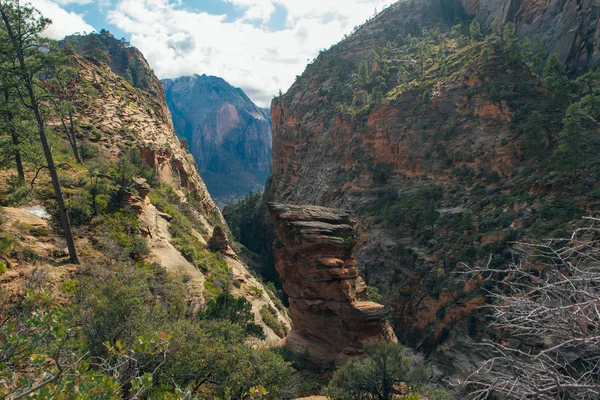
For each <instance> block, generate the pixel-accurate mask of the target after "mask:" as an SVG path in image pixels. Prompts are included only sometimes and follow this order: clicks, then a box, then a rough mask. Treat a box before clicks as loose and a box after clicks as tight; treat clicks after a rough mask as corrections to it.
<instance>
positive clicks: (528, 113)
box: [265, 0, 600, 373]
mask: <svg viewBox="0 0 600 400" xmlns="http://www.w3.org/2000/svg"><path fill="white" fill-rule="evenodd" d="M505 3H506V4H509V3H510V4H513V6H511V7H512V11H510V10H509V11H510V12H509V11H507V10H505V9H504V8H502V7H501V5H502V4H505ZM457 4H458V1H437V0H436V1H432V0H415V1H410V2H404V1H401V2H398V3H396V4H394V5H392V6H391V7H389V8H388V9H386V10H385V11H383V12H382V13H381V14H379V15H378V16H376V17H374V18H373V19H371V20H369V21H368V22H367V23H365V24H364V25H363V26H362V27H361V28H360V29H358V30H357V31H356V32H355V33H354V34H353V35H351V36H349V37H348V38H346V39H345V40H343V41H342V42H340V43H339V44H337V45H335V46H333V47H332V48H331V49H329V50H327V51H325V52H323V53H321V54H320V55H319V57H318V58H317V59H316V60H315V62H314V63H312V64H310V65H309V66H308V67H307V68H306V70H305V72H304V73H303V74H302V76H300V77H299V78H298V79H297V80H296V82H295V83H294V84H293V85H292V87H291V88H290V89H289V91H288V92H287V93H285V94H284V95H283V96H281V97H279V98H276V99H274V101H273V103H272V107H271V116H272V119H273V177H272V180H271V182H270V184H269V186H268V188H267V192H266V194H265V199H268V201H274V202H278V203H286V204H297V205H306V204H311V205H318V206H325V207H332V208H336V209H341V210H344V211H346V212H348V213H350V214H351V215H353V216H356V218H357V231H358V239H357V241H358V244H357V247H356V253H355V255H356V261H357V266H358V269H359V271H360V272H361V275H363V276H364V278H365V280H366V282H367V283H368V284H369V285H375V286H377V287H379V288H380V290H381V291H382V292H383V293H386V297H387V298H388V299H389V304H390V307H391V309H392V310H393V313H392V322H393V326H394V329H395V332H396V334H397V335H398V338H399V340H400V341H402V342H403V343H406V344H409V345H411V346H413V347H415V348H417V349H419V350H421V351H424V352H426V353H428V354H430V355H432V356H434V358H435V359H436V360H437V362H438V365H439V366H441V367H442V368H444V369H445V370H446V371H453V372H452V373H458V372H459V371H462V372H468V371H469V370H470V368H471V366H473V365H475V364H476V363H477V360H476V358H477V357H478V354H479V355H481V354H480V353H478V351H476V350H475V348H476V342H478V341H481V340H482V336H481V335H484V333H483V332H484V331H485V329H486V327H487V324H486V320H485V315H484V314H482V313H480V312H479V306H480V305H482V304H484V303H485V302H486V301H487V300H486V294H485V293H486V292H485V290H484V289H483V288H481V284H480V283H478V282H477V281H475V282H471V281H469V282H465V281H464V280H462V279H460V278H459V277H460V275H457V274H456V272H457V270H460V268H461V265H462V263H468V264H471V265H472V264H476V263H479V262H490V263H492V264H493V265H497V266H501V265H503V264H505V263H507V262H510V261H511V260H515V259H518V257H519V256H520V254H521V253H520V251H521V250H520V248H519V246H517V245H514V242H515V241H518V240H535V239H536V238H543V237H547V236H548V235H560V234H563V232H564V231H563V229H565V227H567V226H568V224H569V221H572V220H574V219H576V218H578V217H580V216H583V215H586V213H589V212H592V210H597V209H599V207H600V205H599V204H598V201H597V200H596V199H595V197H594V196H593V194H591V192H590V190H592V189H591V188H592V186H593V185H589V184H587V183H585V182H588V181H589V182H591V181H590V179H595V178H590V177H589V176H587V177H584V176H583V175H582V176H580V177H578V178H577V179H573V177H572V176H571V177H569V176H567V175H566V174H565V173H564V169H563V168H562V167H561V166H560V162H559V160H560V157H559V156H557V154H559V153H557V148H558V147H559V145H560V135H559V131H560V129H561V127H562V118H563V115H564V108H563V109H562V111H559V112H557V111H556V108H552V107H556V106H555V105H554V106H552V105H550V104H549V103H548V102H549V99H550V96H549V95H548V93H547V89H546V88H545V87H544V85H542V83H541V79H540V77H539V76H536V75H535V74H534V73H532V71H531V70H530V68H529V64H528V63H529V61H527V62H524V61H521V60H518V59H515V57H514V54H515V52H516V50H515V48H514V47H513V48H510V49H508V47H507V44H506V43H509V42H510V40H512V39H511V38H510V35H509V37H508V40H505V39H502V35H500V38H498V36H496V38H497V39H493V37H492V38H491V39H489V38H488V40H487V41H483V40H482V41H481V42H474V40H473V39H472V38H470V37H469V33H466V34H465V35H466V36H464V38H463V39H460V38H459V39H457V38H456V35H455V33H452V34H451V33H450V32H451V27H452V25H455V24H456V23H457V20H460V18H463V21H465V23H466V24H467V25H468V24H470V22H471V17H469V14H471V16H473V14H475V16H476V17H477V18H478V19H480V20H481V21H482V25H483V30H484V31H486V32H489V30H490V29H491V25H493V22H494V21H497V22H500V23H502V22H506V21H514V22H515V25H516V27H517V30H516V34H517V35H521V36H527V35H531V34H532V33H533V32H534V31H535V32H536V33H540V35H541V36H542V38H544V44H545V45H546V46H547V47H546V51H545V52H544V54H543V58H547V57H548V55H549V54H550V52H558V53H559V54H558V55H559V57H560V58H561V60H563V61H565V62H567V63H568V64H569V65H572V66H573V67H577V68H579V67H582V68H583V67H584V66H589V65H591V64H594V63H595V60H596V58H595V57H596V54H597V53H596V51H595V50H594V49H596V48H597V45H598V40H597V39H596V34H595V25H594V23H597V18H596V19H594V18H593V15H594V14H593V12H595V11H594V10H595V9H596V6H597V2H564V1H558V0H556V1H550V0H548V1H539V2H527V1H522V2H503V1H498V2H483V1H480V2H464V4H465V5H466V9H463V8H462V7H459V6H457ZM534 5H535V7H534ZM506 7H508V6H506ZM572 7H575V8H572ZM509 8H510V7H509ZM499 10H500V11H499ZM501 10H504V11H502V12H501ZM588 13H591V14H588ZM590 15H591V17H590ZM569 19H571V20H575V21H578V22H577V24H575V25H569V24H570V23H567V21H568V20H569ZM559 21H562V22H561V23H558V22H559ZM438 28H439V29H440V31H441V33H440V31H437V29H438ZM422 29H425V30H424V31H422ZM552 29H554V30H558V31H557V32H558V33H557V34H556V35H554V34H553V33H552V32H555V31H552ZM586 30H587V31H589V32H587V31H586ZM584 31H586V32H587V33H586V32H584ZM432 32H433V33H432ZM444 32H445V33H444ZM581 32H584V33H581ZM453 36H454V38H452V37H453ZM415 38H417V39H415ZM440 38H441V39H440ZM568 38H570V39H568ZM571 39H572V41H571ZM421 40H422V42H420V41H421ZM494 40H495V41H494ZM590 41H591V44H590ZM566 42H569V45H563V44H564V43H566ZM415 43H417V44H415ZM478 43H479V44H478ZM425 46H430V48H431V49H432V50H430V51H431V52H430V53H428V54H429V55H427V54H425V52H423V51H422V49H423V48H425ZM507 49H508V50H507ZM581 49H587V50H585V51H584V50H581ZM424 54H425V55H424ZM444 54H445V55H444ZM446 57H448V58H446ZM517 58H518V57H517ZM420 59H422V60H424V61H423V66H421V67H419V63H418V62H417V61H416V60H420ZM515 60H516V61H515ZM442 67H443V69H442ZM407 70H408V72H407ZM442 70H444V71H445V72H444V73H442V72H441V71H442ZM361 74H362V75H361ZM411 74H412V75H411ZM363 75H364V76H363ZM406 75H411V76H410V77H409V78H406ZM382 86H383V87H384V90H382V89H381V87H382ZM376 96H380V97H379V98H377V97H376ZM561 107H566V106H564V105H561ZM538 113H539V114H538ZM532 115H533V116H534V117H536V116H537V115H539V116H540V117H539V118H540V119H539V121H537V122H536V120H534V117H532ZM594 137H595V136H594ZM590 140H591V139H590ZM594 140H595V139H594ZM594 143H595V142H594ZM589 171H591V169H590V170H589ZM594 171H595V172H589V174H590V176H594V177H596V176H597V171H596V170H594Z"/></svg>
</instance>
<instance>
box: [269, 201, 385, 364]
mask: <svg viewBox="0 0 600 400" xmlns="http://www.w3.org/2000/svg"><path fill="white" fill-rule="evenodd" d="M269 208H270V210H271V215H272V218H273V224H274V225H275V233H276V237H277V239H276V241H275V244H274V255H275V267H276V268H277V271H278V272H279V274H280V276H281V279H282V282H283V288H284V290H285V291H286V293H287V294H288V295H289V301H290V315H291V318H292V321H293V324H294V326H293V328H292V330H291V331H290V333H289V334H288V336H287V338H286V343H287V344H288V345H289V346H290V347H291V348H292V349H295V350H296V351H298V352H299V353H303V352H304V351H308V352H309V353H310V355H311V357H312V359H313V360H315V361H317V362H318V363H320V364H329V363H333V362H338V363H339V362H341V361H343V360H344V359H346V358H347V357H349V356H353V355H357V354H359V349H360V347H361V343H362V342H363V341H365V340H367V339H384V338H388V339H395V336H394V334H393V333H392V332H391V330H390V329H389V327H388V326H387V323H385V322H384V318H385V315H384V310H383V306H382V305H381V304H377V303H374V302H370V301H362V300H359V298H364V296H363V295H364V294H365V293H361V291H360V290H357V282H361V280H359V276H358V271H357V269H356V262H355V261H354V254H353V253H354V247H355V246H356V239H355V232H354V228H355V221H353V220H351V219H350V218H349V216H348V215H346V214H343V213H336V212H335V211H334V210H331V209H327V208H323V207H315V206H292V205H284V204H274V203H271V204H270V205H269ZM363 289H364V288H363Z"/></svg>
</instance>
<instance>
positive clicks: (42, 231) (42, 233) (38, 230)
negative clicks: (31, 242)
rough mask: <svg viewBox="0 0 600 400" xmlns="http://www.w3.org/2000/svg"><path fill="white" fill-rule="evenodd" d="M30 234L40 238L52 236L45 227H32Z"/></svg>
mask: <svg viewBox="0 0 600 400" xmlns="http://www.w3.org/2000/svg"><path fill="white" fill-rule="evenodd" d="M29 233H30V234H32V235H33V236H38V237H46V236H50V231H49V230H48V229H46V228H44V227H43V226H31V227H29Z"/></svg>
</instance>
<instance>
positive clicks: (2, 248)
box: [0, 233, 15, 257]
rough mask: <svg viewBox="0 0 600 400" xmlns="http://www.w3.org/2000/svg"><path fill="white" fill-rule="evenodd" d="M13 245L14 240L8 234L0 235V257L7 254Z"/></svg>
mask: <svg viewBox="0 0 600 400" xmlns="http://www.w3.org/2000/svg"><path fill="white" fill-rule="evenodd" d="M14 243H15V238H14V237H13V236H12V235H10V234H8V233H4V234H0V257H1V256H4V255H6V254H8V252H9V251H10V250H11V249H12V248H13V245H14Z"/></svg>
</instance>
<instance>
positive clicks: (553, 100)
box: [543, 54, 571, 108]
mask: <svg viewBox="0 0 600 400" xmlns="http://www.w3.org/2000/svg"><path fill="white" fill-rule="evenodd" d="M543 78H544V84H545V86H546V88H547V89H548V95H549V97H550V105H551V107H553V108H563V107H564V105H565V104H566V103H567V102H568V101H569V98H570V97H571V84H570V82H569V78H568V77H567V73H566V71H565V66H564V64H563V63H562V62H561V61H560V60H559V59H558V56H557V55H556V54H552V55H551V56H550V58H549V59H548V64H546V67H545V68H544V74H543Z"/></svg>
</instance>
